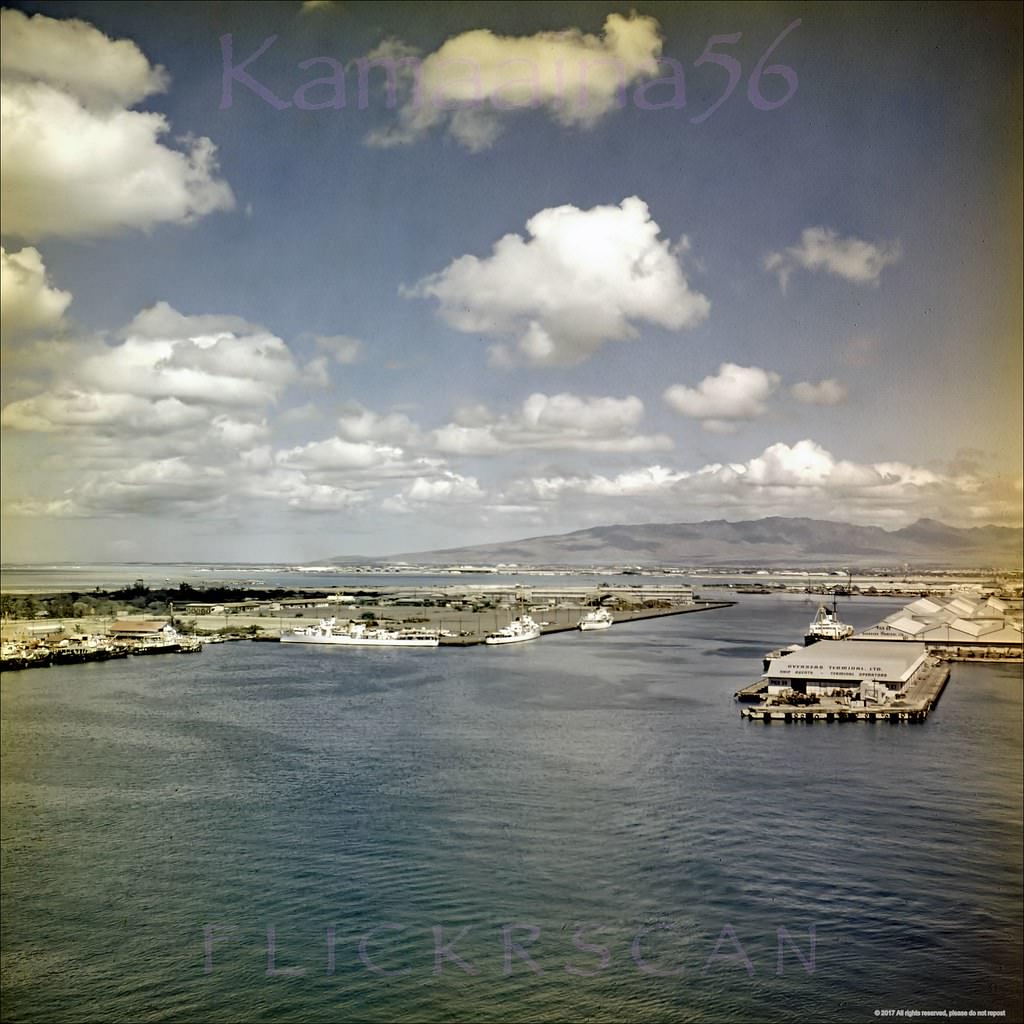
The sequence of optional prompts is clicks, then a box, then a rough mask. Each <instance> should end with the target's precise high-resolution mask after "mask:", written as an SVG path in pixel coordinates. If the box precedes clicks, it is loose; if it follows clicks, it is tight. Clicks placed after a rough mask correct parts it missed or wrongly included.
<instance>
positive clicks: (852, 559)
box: [326, 516, 1024, 569]
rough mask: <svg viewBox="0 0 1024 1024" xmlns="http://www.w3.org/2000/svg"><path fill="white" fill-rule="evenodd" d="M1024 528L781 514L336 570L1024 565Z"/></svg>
mask: <svg viewBox="0 0 1024 1024" xmlns="http://www.w3.org/2000/svg"><path fill="white" fill-rule="evenodd" d="M1022 549H1024V530H1021V529H1020V528H1017V527H1008V526H975V527H969V528H961V527H956V526H947V525H946V524H945V523H940V522H936V521H935V520H934V519H919V520H918V521H917V522H916V523H913V524H911V525H910V526H905V527H903V528H902V529H899V530H884V529H882V528H881V527H879V526H854V525H852V524H849V523H836V522H830V521H827V520H821V519H802V518H786V517H782V516H771V517H769V518H766V519H754V520H746V521H742V522H736V523H730V522H727V521H726V520H724V519H711V520H707V521H705V522H700V523H643V524H637V525H621V524H620V525H614V526H594V527H591V528H589V529H586V530H575V531H573V532H572V533H563V534H550V535H546V536H541V537H527V538H524V539H523V540H516V541H506V542H502V543H497V544H477V545H472V546H468V547H458V548H445V549H442V550H438V551H414V552H405V553H402V554H396V555H392V556H389V557H385V558H360V557H353V556H349V555H336V556H333V557H331V558H328V559H326V561H328V562H331V563H333V564H336V565H338V564H351V563H353V562H362V563H368V562H394V561H407V562H414V563H417V564H420V565H450V564H468V565H494V564H496V563H499V562H504V563H516V564H520V565H567V566H583V565H636V566H655V565H662V566H691V565H692V566H702V565H721V566H728V565H743V566H766V567H768V566H776V567H785V566H803V567H810V566H829V567H835V566H837V565H857V566H861V567H867V566H901V565H903V564H904V563H907V564H910V565H913V566H916V567H921V568H924V567H943V566H945V567H951V568H953V567H958V568H975V567H976V568H988V567H993V568H1016V569H1019V568H1020V567H1021V565H1022V562H1024V556H1022Z"/></svg>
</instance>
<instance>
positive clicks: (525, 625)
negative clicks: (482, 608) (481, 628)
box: [484, 615, 540, 646]
mask: <svg viewBox="0 0 1024 1024" xmlns="http://www.w3.org/2000/svg"><path fill="white" fill-rule="evenodd" d="M539 636H540V626H538V625H537V623H536V622H534V621H533V619H532V618H530V616H529V615H520V616H519V618H517V619H513V620H512V621H511V622H510V623H509V624H508V625H507V626H503V627H502V628H501V629H498V630H495V631H494V632H493V633H491V634H490V635H489V636H486V637H484V643H485V644H491V645H492V646H493V645H495V644H519V643H522V642H523V641H524V640H536V639H537V637H539Z"/></svg>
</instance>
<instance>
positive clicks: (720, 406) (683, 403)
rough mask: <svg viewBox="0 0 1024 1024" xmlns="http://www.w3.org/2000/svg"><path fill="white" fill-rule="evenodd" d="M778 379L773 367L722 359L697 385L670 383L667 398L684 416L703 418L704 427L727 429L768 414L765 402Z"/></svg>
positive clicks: (718, 429)
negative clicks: (709, 374)
mask: <svg viewBox="0 0 1024 1024" xmlns="http://www.w3.org/2000/svg"><path fill="white" fill-rule="evenodd" d="M779 381H780V377H779V375H778V374H777V373H774V372H772V371H771V370H762V369H761V368H760V367H758V366H738V365H737V364H736V363H722V364H721V366H719V368H718V373H717V374H716V375H714V376H707V377H705V378H704V379H703V380H702V381H701V382H700V383H699V384H698V385H697V386H696V387H693V388H691V387H686V386H685V385H683V384H673V385H671V386H670V387H668V388H667V389H666V390H665V394H664V398H665V401H666V402H667V403H668V404H669V406H671V408H673V409H674V410H675V411H676V412H677V413H679V414H680V415H681V416H687V417H689V418H690V419H696V420H701V426H703V428H704V429H705V430H708V431H711V432H713V433H728V432H731V431H732V430H734V429H735V428H736V426H737V425H738V423H739V422H740V421H743V420H752V419H756V418H757V417H759V416H763V415H764V414H765V412H766V411H767V407H766V405H765V403H766V401H767V400H768V398H770V397H771V395H772V393H773V392H774V391H775V389H776V388H777V387H778V386H779Z"/></svg>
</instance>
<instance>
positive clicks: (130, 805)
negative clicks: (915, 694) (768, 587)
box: [0, 597, 1022, 1022]
mask: <svg viewBox="0 0 1024 1024" xmlns="http://www.w3.org/2000/svg"><path fill="white" fill-rule="evenodd" d="M855 606H856V603H855ZM883 614H885V606H884V605H882V604H880V603H877V604H875V605H873V606H872V605H871V604H870V603H868V602H865V604H864V605H863V606H862V608H861V609H860V610H858V611H857V612H856V615H862V616H863V621H858V620H857V619H856V618H855V612H854V610H853V609H851V611H850V614H849V618H850V620H851V621H855V622H857V624H858V625H867V624H869V623H870V622H873V621H877V619H879V618H881V617H882V615H883ZM807 618H808V615H807V607H806V605H804V604H803V603H802V602H794V601H787V600H781V599H778V598H773V597H770V598H765V597H757V598H750V599H749V600H747V601H745V602H744V604H743V605H742V606H740V607H739V608H735V609H727V610H723V611H719V612H710V613H701V614H696V615H687V616H679V617H672V618H665V619H655V620H647V621H642V622H635V623H630V624H628V625H619V626H616V627H614V628H613V629H611V630H607V631H604V632H601V633H595V634H587V635H582V634H562V635H558V636H552V637H548V638H545V639H543V640H541V641H538V642H537V643H533V644H525V645H519V646H516V647H512V648H498V649H494V650H492V649H487V648H470V649H466V650H462V651H446V650H444V649H441V650H434V651H416V650H401V649H395V650H386V651H379V650H366V649H363V650H359V649H317V648H290V647H281V646H279V645H275V644H234V645H222V646H218V647H211V648H208V649H207V650H206V651H205V652H204V653H203V654H202V655H201V656H200V657H190V658H174V657H168V658H148V659H129V660H128V661H126V662H116V663H107V664H97V665H82V666H72V667H66V668H59V669H48V670H37V671H35V672H32V673H20V674H17V673H12V674H10V675H9V676H7V677H5V678H4V680H3V684H2V685H3V704H2V709H3V759H4V772H3V783H2V784H3V801H4V814H3V818H2V824H0V829H2V857H3V860H2V867H3V871H2V874H0V885H2V895H3V903H2V915H3V934H4V959H3V967H2V977H3V994H4V1000H3V1002H4V1018H5V1019H10V1020H21V1021H40V1022H42V1021H79V1020H83V1019H88V1020H104V1021H107V1020H109V1021H123V1020H141V1019H145V1020H216V1021H220V1020H222V1021H229V1020H257V1019H258V1020H268V1021H269V1020H273V1021H329V1020H330V1021H334V1020H339V1019H340V1020H353V1019H355V1020H370V1021H390V1020H404V1021H448V1020H483V1021H504V1020H666V1021H685V1020H693V1019H701V1020H709V1021H738V1020H759V1021H760V1020H765V1021H768V1020H772V1021H806V1020H838V1021H844V1020H861V1019H866V1018H867V1017H870V1016H871V1015H872V1011H873V1010H874V1009H876V1008H885V1007H900V1006H901V1007H918V1008H926V1007H940V1008H963V1009H972V1008H973V1009H983V1008H989V1009H999V1008H1002V1009H1006V1010H1008V1011H1009V1018H1008V1019H1011V1020H1012V1019H1015V1018H1019V1015H1020V1001H1021V991H1020V980H1019V964H1020V958H1021V930H1022V929H1021V902H1022V901H1021V897H1022V892H1021V874H1020V871H1021V864H1022V851H1021V749H1022V742H1021V708H1022V699H1021V681H1020V673H1019V669H1016V668H1009V667H996V666H975V665H957V666H955V667H954V671H953V677H952V680H951V683H950V686H949V687H948V689H947V691H946V694H945V696H944V697H943V699H942V701H941V703H940V704H939V707H938V709H937V710H936V712H935V713H934V714H933V715H932V716H931V717H930V718H929V720H928V721H927V722H926V723H925V724H924V725H920V726H909V725H906V724H904V725H894V726H893V725H887V724H886V725H882V724H876V725H871V724H867V723H862V724H852V723H851V724H844V725H826V724H824V723H822V724H816V725H813V726H800V727H785V726H776V725H773V726H764V725H761V724H759V723H749V722H745V721H743V720H741V719H740V717H739V713H738V710H737V707H736V705H734V704H733V703H732V700H731V694H732V692H733V691H734V690H735V689H736V688H737V687H738V686H739V685H742V684H743V683H745V682H749V681H750V680H751V679H752V678H753V677H754V676H755V675H757V674H759V672H760V657H761V655H762V654H763V653H764V651H765V650H767V649H769V648H770V647H774V646H778V645H779V644H780V643H787V642H790V641H792V640H795V639H797V638H798V637H799V636H800V635H802V630H803V628H804V626H805V625H806V621H807ZM513 926H516V927H513ZM268 927H269V928H272V929H273V943H272V945H273V958H272V963H271V965H270V966H271V967H272V969H273V972H274V973H272V974H270V975H268V973H267V971H268V948H269V946H270V945H271V944H270V943H268V933H267V929H268ZM780 928H784V929H786V933H785V935H784V936H783V938H782V940H781V948H782V964H783V972H782V974H781V975H780V974H778V973H777V970H778V964H779V948H780V938H779V929H780ZM204 929H206V931H205V932H204ZM329 929H333V931H329ZM437 929H440V931H437ZM812 929H813V935H814V940H813V960H812V959H811V956H812V952H811V950H812V943H811V930H812ZM716 950H717V952H716ZM801 957H803V960H801ZM206 966H209V967H210V971H209V973H206V971H205V968H206ZM469 968H472V972H471V971H470V970H469ZM810 968H812V969H810ZM438 970H439V971H440V973H437V972H438ZM287 971H291V973H282V972H287ZM298 971H302V972H303V973H301V974H300V973H298ZM384 972H390V973H384ZM395 972H399V973H395ZM541 972H543V973H541Z"/></svg>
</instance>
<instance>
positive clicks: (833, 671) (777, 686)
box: [765, 640, 928, 703]
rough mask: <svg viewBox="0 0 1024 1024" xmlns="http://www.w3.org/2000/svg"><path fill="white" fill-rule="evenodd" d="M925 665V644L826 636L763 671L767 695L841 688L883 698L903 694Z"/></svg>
mask: <svg viewBox="0 0 1024 1024" xmlns="http://www.w3.org/2000/svg"><path fill="white" fill-rule="evenodd" d="M927 665H928V652H927V649H926V647H925V645H924V644H922V643H915V642H906V641H886V640H873V641H858V640H823V641H821V642H820V643H816V644H812V645H811V646H810V647H801V648H799V649H798V650H796V651H793V652H792V653H790V654H785V655H782V656H781V657H778V658H773V659H772V661H771V663H770V664H769V666H768V671H767V672H766V673H765V676H766V678H767V680H768V695H769V696H778V695H779V694H782V693H787V692H790V691H795V692H797V693H805V694H807V695H808V696H811V697H813V696H825V695H829V694H834V693H837V692H842V693H845V694H847V695H850V696H853V697H857V696H859V697H860V698H861V699H868V700H873V701H876V702H878V703H884V702H885V701H888V700H891V699H893V698H895V697H896V696H898V695H900V694H902V693H904V692H905V691H906V689H907V687H908V686H910V685H911V683H913V682H914V681H915V679H917V677H918V675H919V674H920V673H921V672H922V671H924V669H925V668H926V667H927Z"/></svg>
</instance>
